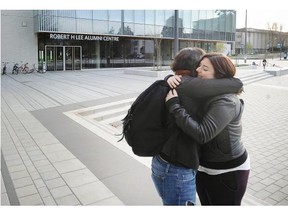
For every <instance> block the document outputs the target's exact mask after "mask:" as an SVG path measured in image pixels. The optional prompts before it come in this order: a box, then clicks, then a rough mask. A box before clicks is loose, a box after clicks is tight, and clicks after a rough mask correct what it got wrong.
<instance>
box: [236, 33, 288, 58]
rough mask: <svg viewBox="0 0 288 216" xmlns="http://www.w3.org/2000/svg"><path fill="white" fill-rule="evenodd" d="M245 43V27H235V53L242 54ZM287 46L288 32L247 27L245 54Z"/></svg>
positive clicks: (261, 52)
mask: <svg viewBox="0 0 288 216" xmlns="http://www.w3.org/2000/svg"><path fill="white" fill-rule="evenodd" d="M244 45H245V28H240V29H236V38H235V53H236V54H243V53H244ZM287 46H288V32H277V31H276V32H275V31H271V30H262V29H255V28H247V46H246V48H247V54H248V55H249V54H259V53H260V54H263V53H266V52H272V51H274V52H279V51H281V50H282V51H285V50H286V49H287Z"/></svg>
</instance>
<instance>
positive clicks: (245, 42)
mask: <svg viewBox="0 0 288 216" xmlns="http://www.w3.org/2000/svg"><path fill="white" fill-rule="evenodd" d="M246 49H247V9H246V11H245V41H244V63H246V61H247V50H246Z"/></svg>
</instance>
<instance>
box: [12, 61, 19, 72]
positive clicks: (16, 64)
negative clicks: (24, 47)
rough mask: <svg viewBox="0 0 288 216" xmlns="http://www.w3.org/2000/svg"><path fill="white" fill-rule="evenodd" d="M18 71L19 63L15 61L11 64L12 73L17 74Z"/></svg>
mask: <svg viewBox="0 0 288 216" xmlns="http://www.w3.org/2000/svg"><path fill="white" fill-rule="evenodd" d="M18 72H19V64H18V63H15V64H14V65H13V69H12V74H14V73H15V74H16V75H17V74H18Z"/></svg>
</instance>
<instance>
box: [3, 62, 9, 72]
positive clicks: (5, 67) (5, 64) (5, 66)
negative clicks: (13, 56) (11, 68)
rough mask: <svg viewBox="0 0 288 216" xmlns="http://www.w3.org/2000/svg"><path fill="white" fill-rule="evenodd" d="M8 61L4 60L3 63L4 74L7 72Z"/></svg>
mask: <svg viewBox="0 0 288 216" xmlns="http://www.w3.org/2000/svg"><path fill="white" fill-rule="evenodd" d="M8 63H9V62H2V64H4V66H3V69H2V75H5V74H7V64H8Z"/></svg>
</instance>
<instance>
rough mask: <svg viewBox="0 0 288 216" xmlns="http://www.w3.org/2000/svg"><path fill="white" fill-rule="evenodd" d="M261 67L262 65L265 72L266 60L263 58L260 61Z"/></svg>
mask: <svg viewBox="0 0 288 216" xmlns="http://www.w3.org/2000/svg"><path fill="white" fill-rule="evenodd" d="M262 65H263V69H264V70H265V68H266V65H267V60H266V59H265V58H264V59H263V60H262Z"/></svg>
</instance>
